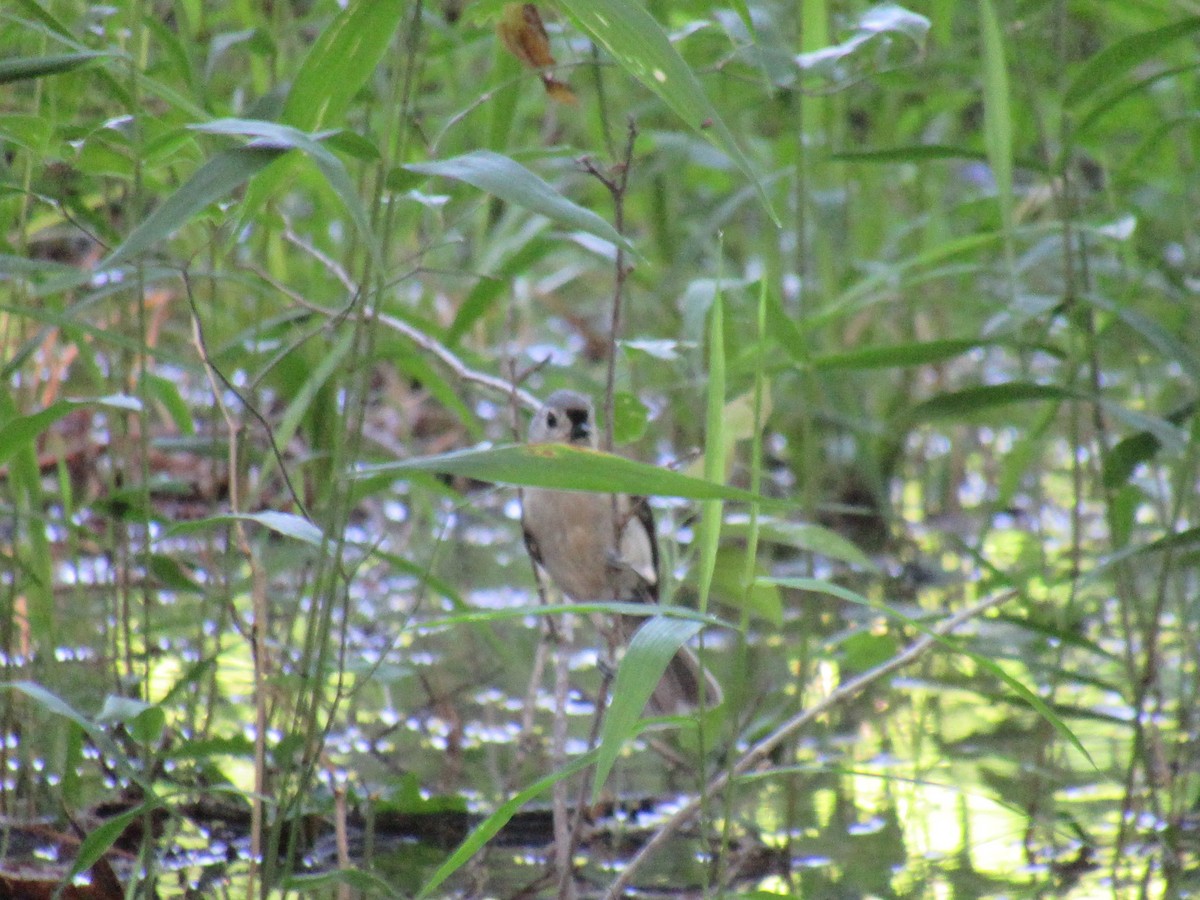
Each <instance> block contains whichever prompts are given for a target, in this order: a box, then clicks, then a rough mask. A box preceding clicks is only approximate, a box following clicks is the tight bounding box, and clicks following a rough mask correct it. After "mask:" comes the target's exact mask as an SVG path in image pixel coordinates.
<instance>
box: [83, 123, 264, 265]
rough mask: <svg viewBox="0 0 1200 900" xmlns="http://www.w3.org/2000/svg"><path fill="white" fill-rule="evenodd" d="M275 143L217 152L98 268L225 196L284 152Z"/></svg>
mask: <svg viewBox="0 0 1200 900" xmlns="http://www.w3.org/2000/svg"><path fill="white" fill-rule="evenodd" d="M286 152H288V151H287V150H286V149H283V148H279V147H255V146H246V147H238V148H236V149H233V150H225V151H223V152H221V153H218V154H217V155H216V156H214V157H213V158H212V159H210V160H209V161H208V162H206V163H205V164H204V165H202V166H201V167H200V168H199V169H197V170H196V173H195V174H194V175H193V176H192V177H191V178H189V179H188V180H187V182H186V183H185V184H184V185H183V186H182V187H181V188H179V190H177V191H176V192H175V193H173V194H172V195H171V196H170V197H168V198H167V199H166V200H165V201H163V204H162V205H161V206H159V207H158V208H157V209H155V210H154V211H153V212H152V213H150V215H148V216H146V218H145V219H143V220H142V222H141V224H140V225H138V226H137V227H136V228H134V229H133V232H132V233H131V234H130V235H129V237H127V238H125V240H124V241H122V242H121V245H120V246H119V247H117V249H116V250H114V251H113V252H112V253H110V254H109V255H108V257H107V258H106V259H104V260H101V262H100V264H99V266H98V267H97V268H99V269H111V268H113V267H114V266H116V265H117V264H118V263H122V262H125V261H126V260H128V259H130V258H131V257H134V256H136V255H138V254H139V253H142V252H144V251H146V250H148V249H149V248H150V247H152V246H154V245H155V244H157V243H158V242H159V241H161V240H164V239H166V238H168V237H170V236H171V235H172V234H174V233H175V231H176V230H177V229H178V228H179V227H180V226H182V225H183V224H184V223H186V222H187V221H188V220H189V219H191V218H192V217H193V216H195V215H196V214H197V213H199V212H201V211H203V210H204V209H205V208H206V207H207V206H208V205H209V204H210V203H215V202H217V201H218V200H220V199H222V198H224V197H227V196H229V195H230V194H231V193H233V191H234V190H235V189H237V188H238V187H240V186H241V185H242V184H243V183H244V182H245V181H247V180H248V179H249V178H250V177H251V176H253V175H255V174H256V173H258V172H260V171H262V170H263V169H264V168H266V167H267V166H269V165H270V164H271V163H273V162H274V161H275V160H277V159H278V158H279V157H280V156H282V155H283V154H284V153H286Z"/></svg>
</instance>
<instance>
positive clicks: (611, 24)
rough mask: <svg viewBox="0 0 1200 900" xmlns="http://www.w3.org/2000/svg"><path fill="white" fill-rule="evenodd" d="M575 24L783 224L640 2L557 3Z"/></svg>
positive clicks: (572, 0) (588, 0) (743, 156)
mask: <svg viewBox="0 0 1200 900" xmlns="http://www.w3.org/2000/svg"><path fill="white" fill-rule="evenodd" d="M558 6H559V7H560V8H562V10H563V11H564V12H565V13H566V14H567V17H568V18H570V20H571V22H572V23H573V24H574V25H575V27H576V28H578V29H579V30H580V31H582V32H583V33H584V34H586V35H587V36H588V37H590V38H591V39H592V40H593V41H595V42H596V43H597V44H599V45H600V46H601V47H603V48H604V49H605V50H607V51H608V53H609V54H610V55H611V56H612V57H613V59H615V60H616V61H617V62H618V63H619V64H620V65H621V67H622V68H624V69H625V71H627V72H628V73H629V74H630V75H632V76H633V77H634V78H636V79H637V80H638V81H640V82H641V83H642V85H643V86H644V87H646V88H647V89H649V90H650V91H652V92H653V93H655V94H657V95H658V97H659V99H661V100H662V101H663V102H664V103H665V104H666V105H667V106H668V107H669V108H670V109H671V110H672V111H673V112H674V113H675V114H676V115H677V116H679V117H680V118H681V119H683V121H684V122H686V123H687V124H688V126H689V127H691V128H693V129H695V130H696V131H698V132H700V133H701V134H702V135H704V136H706V137H707V138H708V139H709V140H710V141H712V142H713V144H715V145H716V146H717V147H719V148H720V149H721V150H722V151H724V152H725V153H726V155H728V156H729V158H730V159H731V160H733V162H734V164H735V165H737V167H738V168H739V169H741V170H742V172H743V173H744V174H745V175H746V177H747V178H749V179H750V181H751V182H752V183H753V184H754V187H755V190H756V191H757V192H758V196H759V199H760V200H761V201H762V205H763V208H764V209H765V210H766V212H767V215H768V216H770V218H771V221H772V222H774V223H775V225H776V226H778V225H779V224H780V222H779V218H778V217H777V216H776V215H775V210H774V209H773V208H772V206H771V200H770V198H769V197H768V196H767V193H766V190H765V188H764V187H763V183H762V180H761V179H760V178H759V177H758V174H757V173H756V172H755V170H754V166H753V164H752V163H751V162H750V159H749V157H747V156H746V154H745V153H744V152H743V151H742V148H741V146H740V145H739V144H738V142H737V140H736V139H735V138H734V136H733V133H732V132H731V131H730V130H729V128H728V127H727V126H726V125H725V122H724V121H723V120H722V119H721V117H720V115H719V114H718V113H717V110H716V107H714V106H713V105H712V103H710V102H709V99H708V97H707V96H705V94H704V89H703V88H702V87H701V86H700V82H699V81H698V80H697V79H696V76H695V74H694V73H693V72H692V70H691V67H689V66H688V64H687V63H686V62H684V61H683V57H681V56H680V55H679V54H678V53H677V52H676V50H675V48H674V47H673V46H672V45H671V41H670V39H669V38H668V37H667V35H666V33H665V32H664V31H663V30H662V27H661V26H660V25H659V24H658V22H657V21H655V19H654V17H653V16H651V15H650V13H649V12H647V11H646V9H645V7H643V6H642V5H641V3H636V2H629V0H558Z"/></svg>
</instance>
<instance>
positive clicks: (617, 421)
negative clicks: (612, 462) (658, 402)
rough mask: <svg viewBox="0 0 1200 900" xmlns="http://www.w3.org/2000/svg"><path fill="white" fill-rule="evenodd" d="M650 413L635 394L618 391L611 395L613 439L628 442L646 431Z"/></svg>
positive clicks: (618, 441)
mask: <svg viewBox="0 0 1200 900" xmlns="http://www.w3.org/2000/svg"><path fill="white" fill-rule="evenodd" d="M649 422H650V414H649V412H648V411H647V409H646V405H645V404H644V403H642V401H641V400H639V399H638V398H637V395H636V394H631V393H628V392H627V391H620V392H619V393H617V394H615V395H614V396H613V440H614V441H615V442H616V443H618V444H628V443H632V442H633V441H636V440H639V439H640V438H641V437H642V435H644V434H645V433H646V426H647V425H648V424H649Z"/></svg>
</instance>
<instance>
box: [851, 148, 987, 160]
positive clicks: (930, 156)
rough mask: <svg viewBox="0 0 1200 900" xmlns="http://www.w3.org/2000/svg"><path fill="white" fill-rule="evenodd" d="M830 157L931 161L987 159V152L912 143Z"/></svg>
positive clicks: (852, 151) (853, 151)
mask: <svg viewBox="0 0 1200 900" xmlns="http://www.w3.org/2000/svg"><path fill="white" fill-rule="evenodd" d="M829 158H830V159H831V160H833V161H835V162H864V163H872V162H878V163H901V162H931V161H933V160H939V159H971V160H978V161H985V160H986V159H987V154H985V153H980V152H979V151H978V150H971V149H970V148H968V147H951V146H949V145H946V144H910V145H908V146H906V147H879V148H877V149H874V150H843V151H842V152H840V153H834V154H832V155H831V156H830V157H829Z"/></svg>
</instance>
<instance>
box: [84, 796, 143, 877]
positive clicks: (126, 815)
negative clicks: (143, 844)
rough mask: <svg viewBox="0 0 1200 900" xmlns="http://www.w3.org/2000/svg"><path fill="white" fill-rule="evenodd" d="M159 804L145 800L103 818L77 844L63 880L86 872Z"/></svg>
mask: <svg viewBox="0 0 1200 900" xmlns="http://www.w3.org/2000/svg"><path fill="white" fill-rule="evenodd" d="M160 806H162V803H161V802H160V801H158V800H157V799H154V800H147V801H146V802H144V803H140V804H138V805H137V806H135V807H133V808H132V809H127V810H126V811H125V812H123V813H118V814H117V815H115V816H113V817H112V818H111V819H105V820H104V824H102V825H100V826H98V827H96V828H93V829H92V830H91V831H90V832H89V833H88V836H87V837H85V838H84V839H83V843H81V844H80V845H79V852H78V853H77V854H76V855H75V861H74V862H73V863H71V871H70V872H68V873H67V877H66V878H65V879H64V881H65V882H66V883H67V884H70V883H71V881H72V880H74V878H75V876H77V875H80V874H82V873H83V872H86V871H87V870H88V869H90V868H91V867H92V866H94V865H95V864H96V863H98V862H99V861H100V857H102V856H104V854H105V853H107V852H108V851H109V850H110V849H112V845H113V844H115V843H116V841H117V838H119V837H120V836H121V835H122V834H123V833H124V832H125V829H127V828H128V827H129V826H130V825H131V824H133V823H134V822H136V821H137V820H138V819H140V818H141V817H142V816H144V815H146V814H147V813H148V812H153V811H154V810H156V809H158V808H159V807H160Z"/></svg>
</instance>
